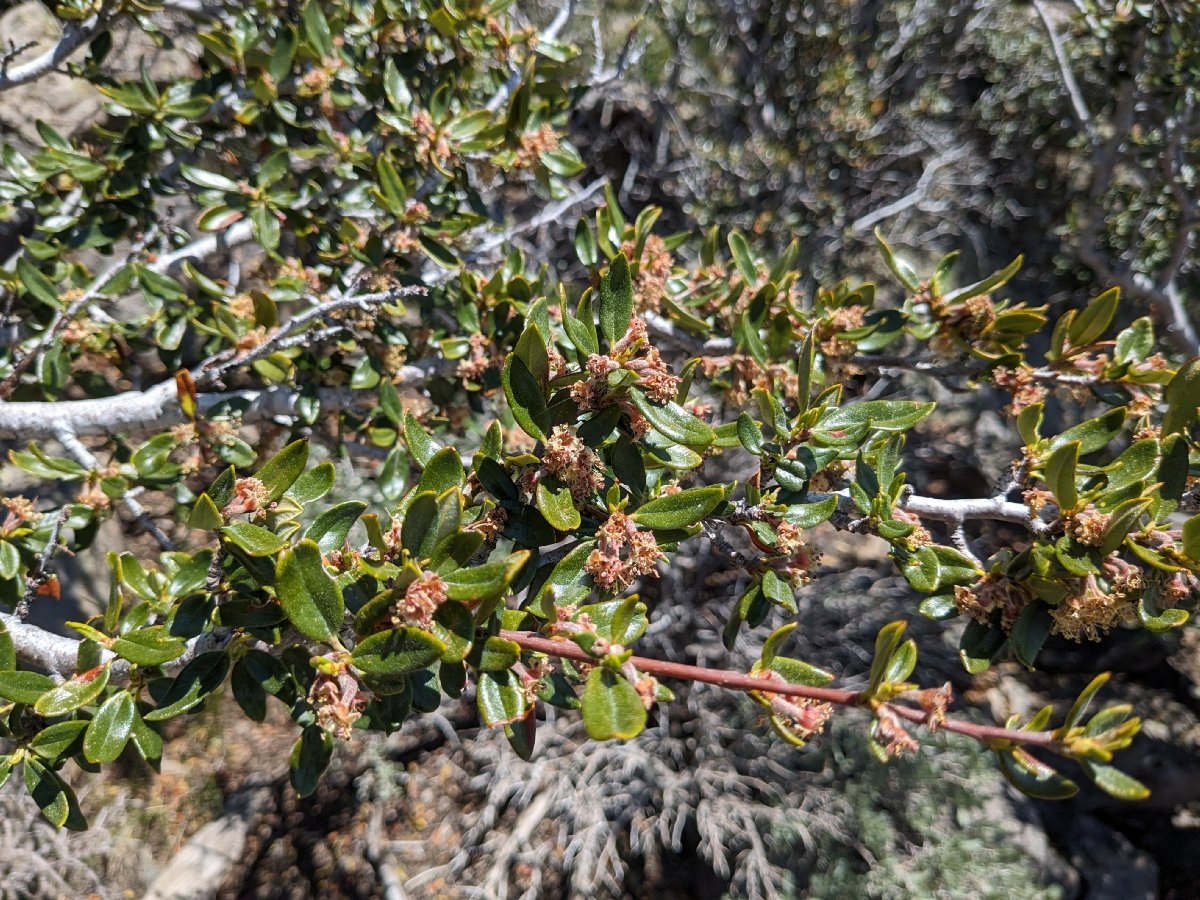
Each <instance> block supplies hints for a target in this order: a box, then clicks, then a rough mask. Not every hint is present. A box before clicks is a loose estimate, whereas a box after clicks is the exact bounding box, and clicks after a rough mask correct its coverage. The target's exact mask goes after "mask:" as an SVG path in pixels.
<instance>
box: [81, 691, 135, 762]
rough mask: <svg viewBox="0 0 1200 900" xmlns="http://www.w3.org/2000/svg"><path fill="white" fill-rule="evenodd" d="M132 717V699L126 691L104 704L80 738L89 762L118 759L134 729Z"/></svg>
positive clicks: (133, 711) (133, 710) (114, 695)
mask: <svg viewBox="0 0 1200 900" xmlns="http://www.w3.org/2000/svg"><path fill="white" fill-rule="evenodd" d="M134 715H135V709H134V705H133V697H132V695H130V693H129V692H128V691H120V692H119V693H116V694H113V695H112V696H111V697H109V698H108V699H107V700H105V701H104V704H103V705H102V706H101V707H100V709H98V710H97V711H96V715H95V717H94V718H93V719H92V721H91V722H89V723H88V727H87V732H86V733H85V734H84V736H83V755H84V757H86V758H87V760H88V762H93V763H106V762H112V761H113V760H114V759H116V758H117V757H118V756H120V755H121V751H122V750H124V749H125V744H126V743H128V741H129V732H130V731H131V730H132V729H133V718H134Z"/></svg>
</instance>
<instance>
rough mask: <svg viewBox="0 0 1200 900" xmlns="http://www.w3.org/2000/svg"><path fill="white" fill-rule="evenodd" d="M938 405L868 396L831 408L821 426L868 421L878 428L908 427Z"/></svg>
mask: <svg viewBox="0 0 1200 900" xmlns="http://www.w3.org/2000/svg"><path fill="white" fill-rule="evenodd" d="M935 406H937V404H936V403H918V402H916V401H914V400H865V401H863V402H861V403H851V404H850V405H849V406H842V407H838V408H835V409H833V410H830V411H829V412H827V413H826V414H825V415H824V416H822V417H821V419H820V421H819V422H818V423H817V427H818V428H820V429H822V430H823V431H838V430H841V429H851V428H855V427H857V426H862V425H867V426H869V427H870V428H873V429H875V430H876V431H908V430H909V429H910V428H912V427H913V426H914V425H916V424H917V423H918V422H920V421H921V420H922V419H924V418H925V417H926V416H928V415H929V414H930V413H931V412H933V410H934V407H935Z"/></svg>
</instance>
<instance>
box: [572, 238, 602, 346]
mask: <svg viewBox="0 0 1200 900" xmlns="http://www.w3.org/2000/svg"><path fill="white" fill-rule="evenodd" d="M575 255H576V256H578V257H579V261H580V262H581V263H583V264H584V265H585V266H587V267H588V268H591V267H592V266H594V265H595V264H596V260H598V259H599V258H600V256H599V253H598V252H597V250H596V235H595V234H594V233H593V232H592V226H591V225H590V224H589V223H588V220H587V218H586V217H584V216H580V217H579V221H578V222H576V223H575ZM564 322H565V319H564ZM568 333H569V332H568ZM572 341H574V338H572ZM576 346H579V345H578V344H576ZM580 349H581V350H582V349H583V348H582V347H580ZM591 352H592V353H595V352H596V351H595V350H592V351H591Z"/></svg>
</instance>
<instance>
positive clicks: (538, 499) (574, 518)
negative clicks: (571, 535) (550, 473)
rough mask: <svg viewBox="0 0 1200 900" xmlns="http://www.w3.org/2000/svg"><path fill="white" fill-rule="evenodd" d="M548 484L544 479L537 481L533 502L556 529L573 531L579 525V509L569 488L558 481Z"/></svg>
mask: <svg viewBox="0 0 1200 900" xmlns="http://www.w3.org/2000/svg"><path fill="white" fill-rule="evenodd" d="M555 482H557V483H556V484H553V485H552V484H550V483H548V481H547V480H546V479H543V480H542V481H539V482H538V486H537V492H536V494H535V503H536V505H537V508H538V512H540V513H541V514H542V515H543V516H544V517H545V518H546V521H547V522H549V523H550V524H551V525H552V526H553V527H554V528H555V529H556V530H557V531H574V530H575V529H576V528H578V527H579V525H580V521H581V519H580V517H579V510H578V508H576V506H575V498H574V497H572V496H571V489H570V488H569V487H568V486H567V485H565V484H563V483H562V482H558V481H557V479H555Z"/></svg>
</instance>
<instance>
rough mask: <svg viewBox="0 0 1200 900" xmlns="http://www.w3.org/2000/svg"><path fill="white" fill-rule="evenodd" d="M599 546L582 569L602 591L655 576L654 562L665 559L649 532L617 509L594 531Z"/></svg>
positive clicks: (616, 589) (627, 585) (619, 588)
mask: <svg viewBox="0 0 1200 900" xmlns="http://www.w3.org/2000/svg"><path fill="white" fill-rule="evenodd" d="M596 538H597V540H598V542H599V546H597V547H596V549H595V550H593V551H592V552H591V554H590V555H589V556H588V558H587V562H586V563H584V570H585V571H586V572H587V573H588V574H589V575H591V576H592V580H593V581H595V582H596V584H598V585H599V586H600V587H601V588H603V589H604V590H606V591H620V590H624V589H625V588H627V587H629V585H630V584H632V583H633V581H634V579H636V578H638V577H639V576H641V575H651V574H655V568H654V566H655V563H657V562H658V561H659V560H660V559H665V558H666V556H665V554H663V552H662V550H661V549H659V546H658V541H656V540H655V539H654V535H653V534H651V533H650V532H649V531H638V529H637V525H635V524H634V522H633V520H632V519H631V518H629V516H627V515H625V514H624V513H623V512H621V511H620V510H616V511H614V512H613V513H611V514H610V515H609V517H608V520H607V521H606V522H605V523H604V524H603V525H601V526H600V529H599V530H598V531H597V532H596Z"/></svg>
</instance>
